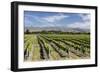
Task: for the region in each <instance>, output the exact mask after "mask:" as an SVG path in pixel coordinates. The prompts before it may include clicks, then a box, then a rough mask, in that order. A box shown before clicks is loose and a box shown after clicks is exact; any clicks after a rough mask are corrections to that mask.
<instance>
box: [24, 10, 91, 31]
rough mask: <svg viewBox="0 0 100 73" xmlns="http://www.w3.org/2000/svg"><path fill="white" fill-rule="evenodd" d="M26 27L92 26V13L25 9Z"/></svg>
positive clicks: (87, 27)
mask: <svg viewBox="0 0 100 73" xmlns="http://www.w3.org/2000/svg"><path fill="white" fill-rule="evenodd" d="M24 25H25V27H71V28H85V29H89V28H90V14H86V13H58V12H37V11H24Z"/></svg>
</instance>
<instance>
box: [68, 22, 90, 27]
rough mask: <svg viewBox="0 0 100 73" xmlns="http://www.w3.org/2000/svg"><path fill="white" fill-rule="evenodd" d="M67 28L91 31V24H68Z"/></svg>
mask: <svg viewBox="0 0 100 73" xmlns="http://www.w3.org/2000/svg"><path fill="white" fill-rule="evenodd" d="M67 27H70V28H83V29H90V22H88V21H87V22H75V23H73V24H68V25H67Z"/></svg>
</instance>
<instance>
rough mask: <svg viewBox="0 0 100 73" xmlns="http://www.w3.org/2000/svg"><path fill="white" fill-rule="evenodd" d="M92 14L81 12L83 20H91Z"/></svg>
mask: <svg viewBox="0 0 100 73" xmlns="http://www.w3.org/2000/svg"><path fill="white" fill-rule="evenodd" d="M90 16H91V15H90V14H80V17H81V18H82V20H83V21H89V20H90V18H91V17H90Z"/></svg>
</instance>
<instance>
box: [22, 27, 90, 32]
mask: <svg viewBox="0 0 100 73" xmlns="http://www.w3.org/2000/svg"><path fill="white" fill-rule="evenodd" d="M27 29H28V30H29V31H30V32H40V31H61V32H90V29H82V28H68V27H25V28H24V32H25V31H26V30H27Z"/></svg>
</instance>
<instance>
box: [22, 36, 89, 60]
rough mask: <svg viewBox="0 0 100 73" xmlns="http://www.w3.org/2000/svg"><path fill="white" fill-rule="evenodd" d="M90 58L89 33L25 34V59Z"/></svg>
mask: <svg viewBox="0 0 100 73" xmlns="http://www.w3.org/2000/svg"><path fill="white" fill-rule="evenodd" d="M88 58H90V35H89V34H25V35H24V60H25V61H42V60H70V59H71V60H75V59H88Z"/></svg>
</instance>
